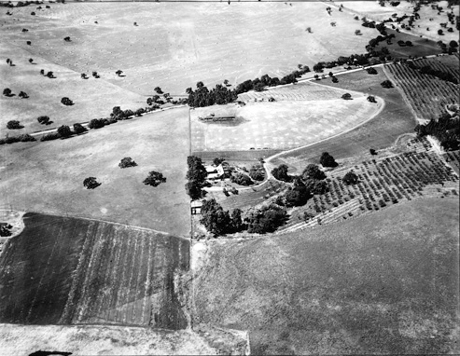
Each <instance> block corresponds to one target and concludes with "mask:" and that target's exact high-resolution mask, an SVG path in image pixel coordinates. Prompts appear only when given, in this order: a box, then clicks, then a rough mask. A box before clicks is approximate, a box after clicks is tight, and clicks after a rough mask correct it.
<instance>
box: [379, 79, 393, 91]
mask: <svg viewBox="0 0 460 356" xmlns="http://www.w3.org/2000/svg"><path fill="white" fill-rule="evenodd" d="M380 85H381V86H382V87H383V88H387V89H390V88H393V83H392V82H391V81H389V80H388V79H387V80H384V81H383V82H382V83H380Z"/></svg>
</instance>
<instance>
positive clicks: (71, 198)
mask: <svg viewBox="0 0 460 356" xmlns="http://www.w3.org/2000/svg"><path fill="white" fill-rule="evenodd" d="M188 142H189V124H188V109H187V108H178V109H171V110H168V111H164V112H157V113H154V114H149V115H146V116H143V117H141V118H135V119H132V120H126V121H120V122H118V123H116V124H112V125H110V126H107V127H104V128H101V129H98V130H90V131H89V132H88V133H86V134H84V135H80V136H76V137H71V138H68V139H64V140H61V139H59V140H55V141H47V142H30V143H16V144H13V145H3V146H2V148H1V151H0V167H2V179H1V180H0V191H1V192H2V199H3V203H4V204H11V205H13V208H14V209H15V210H20V211H32V212H44V213H50V214H56V215H59V214H68V215H71V216H77V217H78V216H80V217H88V218H95V219H102V220H106V221H112V222H118V223H122V224H128V225H135V226H142V227H147V228H151V229H156V230H160V231H166V232H168V233H172V234H175V235H178V236H188V234H189V231H190V209H189V201H190V200H189V198H188V196H187V194H186V192H185V189H184V185H185V183H186V180H185V175H186V170H187V156H188V155H189V152H190V151H189V144H188ZM124 157H131V158H132V159H133V160H134V161H135V162H136V163H137V164H138V165H137V166H136V167H131V168H125V169H121V168H119V167H118V164H119V163H120V160H121V159H122V158H124ZM153 170H155V171H159V172H161V173H162V174H163V175H164V176H165V177H166V182H164V183H161V184H160V185H159V186H157V187H152V186H148V185H145V184H144V183H143V180H144V179H145V178H146V177H147V175H148V174H149V172H150V171H153ZM87 177H95V178H97V181H98V182H100V183H102V184H101V185H100V186H99V187H97V188H96V189H85V188H84V186H83V181H84V179H85V178H87Z"/></svg>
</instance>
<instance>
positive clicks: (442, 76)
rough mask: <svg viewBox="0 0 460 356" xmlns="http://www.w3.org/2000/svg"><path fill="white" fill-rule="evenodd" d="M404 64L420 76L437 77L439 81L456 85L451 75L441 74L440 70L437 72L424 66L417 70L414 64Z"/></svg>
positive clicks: (456, 82)
mask: <svg viewBox="0 0 460 356" xmlns="http://www.w3.org/2000/svg"><path fill="white" fill-rule="evenodd" d="M406 63H407V66H408V67H409V68H410V69H413V70H418V71H419V72H420V73H421V74H429V75H433V76H435V77H438V78H439V79H442V80H445V81H446V82H451V83H453V84H455V85H457V84H458V80H457V78H456V77H455V76H454V75H453V74H452V73H449V72H443V71H442V70H438V69H433V68H431V67H430V66H429V65H425V66H423V67H422V68H418V67H417V66H416V65H415V64H414V62H406Z"/></svg>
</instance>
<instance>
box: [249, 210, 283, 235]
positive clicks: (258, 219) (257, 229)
mask: <svg viewBox="0 0 460 356" xmlns="http://www.w3.org/2000/svg"><path fill="white" fill-rule="evenodd" d="M287 219H288V215H287V212H286V209H284V208H283V207H281V206H279V205H276V204H270V205H268V206H263V207H261V208H260V209H257V210H252V211H249V212H248V216H247V217H246V218H245V219H244V222H245V223H246V226H247V229H248V232H249V233H254V234H265V233H267V232H274V231H276V229H277V228H278V227H279V226H281V225H283V224H284V223H285V222H286V220H287Z"/></svg>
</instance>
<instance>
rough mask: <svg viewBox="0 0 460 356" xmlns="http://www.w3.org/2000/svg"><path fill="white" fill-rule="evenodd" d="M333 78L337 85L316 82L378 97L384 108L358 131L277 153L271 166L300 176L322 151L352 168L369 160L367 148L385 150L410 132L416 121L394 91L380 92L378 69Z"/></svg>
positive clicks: (383, 74) (380, 71) (381, 71)
mask: <svg viewBox="0 0 460 356" xmlns="http://www.w3.org/2000/svg"><path fill="white" fill-rule="evenodd" d="M337 78H338V80H339V82H338V83H332V82H331V79H330V78H328V79H325V80H321V81H319V82H317V83H318V84H320V85H327V86H332V87H334V88H336V87H337V88H341V89H345V90H350V91H358V92H362V93H363V94H365V95H366V96H367V95H374V96H378V97H381V98H382V99H383V100H384V101H385V107H384V108H383V110H382V111H380V112H379V113H378V114H377V115H376V116H375V117H374V118H372V120H370V121H368V122H366V123H364V124H363V125H361V126H359V127H358V128H356V129H353V130H351V131H349V132H346V133H344V134H342V135H340V136H338V137H333V138H330V139H327V140H325V141H322V142H318V143H315V144H312V145H309V146H307V147H303V148H299V149H296V150H293V151H291V152H286V153H281V154H279V155H277V156H276V157H275V158H273V159H271V160H270V164H271V165H274V166H278V165H280V164H287V165H288V166H289V171H290V172H291V173H296V174H300V173H301V172H302V171H303V169H304V168H305V167H306V166H307V165H308V164H309V163H315V164H318V163H319V158H320V157H321V153H322V152H329V153H330V154H331V155H332V156H333V157H334V158H335V159H336V160H338V162H339V163H340V164H341V165H350V164H351V165H353V164H355V163H356V162H361V161H362V160H364V159H369V157H370V154H369V149H370V148H374V149H376V150H377V149H384V148H387V147H389V146H391V145H393V143H394V142H395V140H396V139H397V138H398V136H400V135H402V134H404V133H407V132H413V130H414V127H415V125H416V121H415V119H414V115H413V113H412V111H411V110H410V108H409V106H408V105H407V104H406V103H405V101H404V98H403V97H402V95H401V94H400V93H399V92H398V90H397V89H395V88H393V89H384V88H382V86H381V85H380V83H381V82H383V81H384V80H387V79H388V77H387V75H386V74H385V73H384V71H383V70H382V68H381V67H380V68H377V75H371V74H368V73H367V72H366V71H364V70H362V71H357V72H353V73H347V74H344V75H340V76H338V77H337Z"/></svg>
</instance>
